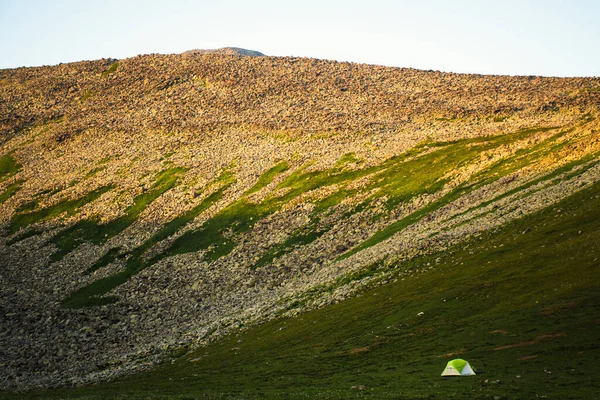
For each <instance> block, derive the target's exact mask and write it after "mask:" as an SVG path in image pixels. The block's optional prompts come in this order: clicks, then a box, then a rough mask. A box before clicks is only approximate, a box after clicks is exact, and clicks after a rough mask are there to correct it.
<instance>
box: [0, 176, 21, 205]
mask: <svg viewBox="0 0 600 400" xmlns="http://www.w3.org/2000/svg"><path fill="white" fill-rule="evenodd" d="M23 182H25V181H24V180H18V181H15V182H13V183H11V184H10V185H8V186H7V187H6V189H4V192H2V193H0V204H4V203H5V202H6V200H8V199H10V198H11V197H12V196H14V195H15V193H17V192H18V191H19V190H20V189H21V186H23Z"/></svg>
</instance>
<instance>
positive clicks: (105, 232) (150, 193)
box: [51, 167, 186, 261]
mask: <svg viewBox="0 0 600 400" xmlns="http://www.w3.org/2000/svg"><path fill="white" fill-rule="evenodd" d="M185 171H186V169H185V168H182V167H175V168H169V169H166V170H163V171H161V172H159V173H158V174H157V175H156V177H155V178H154V183H153V185H152V186H151V187H150V188H149V189H148V190H146V191H145V192H143V193H141V194H139V195H137V196H136V197H135V198H134V199H133V204H132V205H130V206H129V207H128V208H127V209H126V210H125V213H124V215H123V216H121V217H119V218H117V219H115V220H112V221H110V222H107V223H105V224H99V223H98V222H97V221H95V220H89V219H86V220H81V221H78V222H77V223H75V224H74V225H72V226H71V227H69V228H67V229H65V230H63V231H61V232H59V233H58V234H57V235H56V236H54V237H53V238H52V243H53V244H54V245H56V247H57V250H56V251H55V252H54V253H53V254H52V257H51V259H52V260H53V261H58V260H60V259H62V258H63V257H64V256H65V255H67V254H68V253H70V252H71V251H73V250H74V249H75V248H76V247H78V246H79V245H80V244H81V243H83V242H91V243H94V244H101V243H104V242H105V241H106V240H108V239H110V238H112V237H114V236H116V235H118V234H119V233H121V232H122V231H124V230H125V229H127V228H128V227H129V226H130V225H131V224H132V223H133V222H135V221H136V220H137V218H138V217H139V215H140V214H141V213H142V212H143V211H144V210H145V209H146V207H148V205H149V204H150V203H151V202H153V201H154V200H156V199H157V198H158V197H159V196H160V195H162V194H163V193H165V192H166V191H167V190H169V189H171V188H173V187H174V186H175V185H176V184H177V183H178V181H179V176H180V175H181V174H182V173H183V172H185Z"/></svg>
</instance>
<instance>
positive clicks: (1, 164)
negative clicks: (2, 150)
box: [0, 153, 23, 182]
mask: <svg viewBox="0 0 600 400" xmlns="http://www.w3.org/2000/svg"><path fill="white" fill-rule="evenodd" d="M21 169H23V166H22V165H21V164H19V162H18V161H17V160H15V159H14V158H13V157H12V155H11V153H8V154H5V155H3V156H2V157H0V182H2V181H4V180H5V179H8V178H10V177H11V176H13V175H15V174H16V173H18V172H19V171H20V170H21Z"/></svg>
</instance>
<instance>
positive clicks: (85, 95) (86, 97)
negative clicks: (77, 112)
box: [79, 69, 116, 101]
mask: <svg viewBox="0 0 600 400" xmlns="http://www.w3.org/2000/svg"><path fill="white" fill-rule="evenodd" d="M115 70H116V69H115ZM95 95H96V92H94V91H93V90H92V89H85V91H84V92H83V95H82V96H81V97H80V98H79V100H80V101H86V100H89V99H90V98H92V97H94V96H95Z"/></svg>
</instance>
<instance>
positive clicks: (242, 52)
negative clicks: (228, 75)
mask: <svg viewBox="0 0 600 400" xmlns="http://www.w3.org/2000/svg"><path fill="white" fill-rule="evenodd" d="M183 54H222V55H225V56H250V57H260V56H264V54H263V53H261V52H260V51H256V50H247V49H242V48H239V47H223V48H220V49H194V50H188V51H185V52H183Z"/></svg>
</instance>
